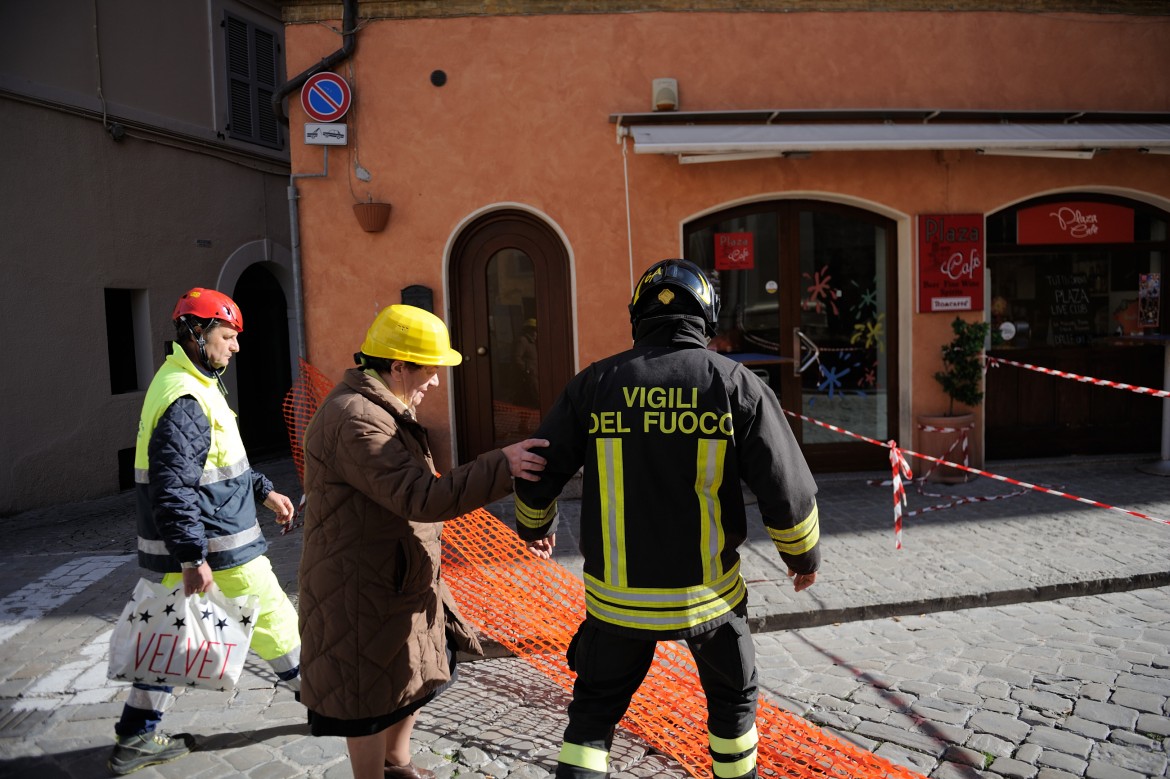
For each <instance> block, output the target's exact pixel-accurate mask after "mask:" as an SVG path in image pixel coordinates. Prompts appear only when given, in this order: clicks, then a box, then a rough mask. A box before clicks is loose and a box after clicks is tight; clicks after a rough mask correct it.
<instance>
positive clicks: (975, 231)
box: [918, 214, 984, 313]
mask: <svg viewBox="0 0 1170 779" xmlns="http://www.w3.org/2000/svg"><path fill="white" fill-rule="evenodd" d="M983 233H984V229H983V214H919V215H918V311H919V313H923V312H930V311H982V310H983Z"/></svg>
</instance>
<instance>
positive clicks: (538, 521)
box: [513, 495, 557, 530]
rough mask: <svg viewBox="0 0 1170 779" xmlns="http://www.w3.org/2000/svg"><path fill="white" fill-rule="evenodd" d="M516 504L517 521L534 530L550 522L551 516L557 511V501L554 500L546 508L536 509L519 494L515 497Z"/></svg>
mask: <svg viewBox="0 0 1170 779" xmlns="http://www.w3.org/2000/svg"><path fill="white" fill-rule="evenodd" d="M513 500H514V502H515V504H516V521H517V522H519V523H520V524H521V525H523V526H524V527H527V528H531V529H532V530H538V529H540V528H541V527H544V526H545V525H547V524H548V520H549V517H552V516H554V515H555V514H556V512H557V502H556V501H555V500H554V501H553V502H552V503H550V504H549V505H548V507H547V508H544V509H535V508H533V507H532V506H529V505H528V504H527V503H525V502H524V501H522V500H520V496H519V495H517V496H515V498H514V499H513Z"/></svg>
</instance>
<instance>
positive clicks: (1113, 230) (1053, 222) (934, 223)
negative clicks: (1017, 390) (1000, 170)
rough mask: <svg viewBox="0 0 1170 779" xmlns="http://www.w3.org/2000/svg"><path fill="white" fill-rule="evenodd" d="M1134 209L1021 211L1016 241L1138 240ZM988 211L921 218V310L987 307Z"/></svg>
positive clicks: (1074, 206) (1048, 206)
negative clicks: (985, 289)
mask: <svg viewBox="0 0 1170 779" xmlns="http://www.w3.org/2000/svg"><path fill="white" fill-rule="evenodd" d="M1133 235H1134V215H1133V209H1132V208H1127V207H1125V206H1119V205H1115V204H1113V203H1097V202H1092V201H1075V200H1074V201H1062V202H1054V203H1044V204H1041V205H1036V206H1030V207H1028V208H1021V209H1020V210H1019V211H1017V212H1016V243H1017V244H1020V245H1033V246H1034V245H1070V244H1074V245H1075V244H1100V243H1133ZM984 236H985V229H984V221H983V215H982V214H920V215H919V217H918V311H919V312H920V313H926V312H931V311H982V310H983V268H984V256H985V245H984Z"/></svg>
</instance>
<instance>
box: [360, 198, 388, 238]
mask: <svg viewBox="0 0 1170 779" xmlns="http://www.w3.org/2000/svg"><path fill="white" fill-rule="evenodd" d="M353 213H354V216H356V217H357V220H358V224H360V225H361V226H362V229H363V230H365V231H366V232H367V233H380V232H382V231H383V230H385V229H386V222H387V221H389V220H390V204H389V203H354V204H353Z"/></svg>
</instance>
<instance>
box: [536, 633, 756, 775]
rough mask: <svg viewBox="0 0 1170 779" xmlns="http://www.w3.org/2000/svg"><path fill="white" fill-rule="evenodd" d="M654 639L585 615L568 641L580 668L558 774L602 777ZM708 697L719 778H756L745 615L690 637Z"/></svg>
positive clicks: (752, 673)
mask: <svg viewBox="0 0 1170 779" xmlns="http://www.w3.org/2000/svg"><path fill="white" fill-rule="evenodd" d="M657 643H658V642H657V641H655V640H654V639H652V638H631V637H628V636H624V635H618V634H615V633H609V632H606V631H605V630H604V629H603V628H601V627H599V626H598V622H597V621H596V620H593V619H590V618H586V620H585V621H584V622H583V623H581V627H580V628H578V630H577V635H575V636H574V637H573V641H572V642H571V643H570V644H569V651H568V653H567V654H568V661H569V667H570V668H571V669H572V670H574V671H576V672H577V681H576V683H575V684H574V686H573V702H572V703H570V704H569V726H568V727H567V728H565V741H564V744H563V745H562V747H561V753H560V755H559V757H558V758H557V773H556V776H557V779H601V777H604V776H605V775H606V771H607V770H608V768H609V750H610V747H611V746H612V744H613V731H614V728H615V727H616V726H617V723H618V720H620V719H621V718H622V716H623V715H624V714H625V713H626V709H627V708H628V707H629V705H630V699H631V698H632V697H633V695H634V693H635V692H637V690H638V687H639V686H640V685H641V684H642V680H643V679H645V677H646V673H647V671H649V670H650V664H651V662H653V660H654V650H655V647H656V645H657ZM687 646H688V647H689V648H690V650H691V654H692V655H693V656H694V658H695V665H696V666H697V667H698V670H699V681H700V683H701V684H702V685H703V692H705V693H706V695H707V731H708V733H707V737H708V743H709V745H710V749H711V761H712V772H713V773H714V775H715V776H716V777H717V779H755V776H756V742H757V740H758V737H757V735H756V704H757V699H758V697H759V685H758V682H757V677H756V653H755V648H754V646H753V645H752V636H751V633H750V632H749V631H748V625H747V619H746V617H745V616H743V615H738V614H737V615H735V616H734V617H733V618H732V621H731V622H728V623H726V624H724V625H721V626H720V627H718V628H715V629H714V630H711V631H709V632H707V633H702V634H700V635H698V636H694V637H693V638H689V639H687Z"/></svg>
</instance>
